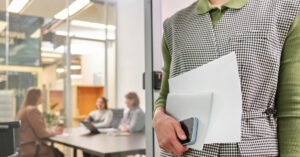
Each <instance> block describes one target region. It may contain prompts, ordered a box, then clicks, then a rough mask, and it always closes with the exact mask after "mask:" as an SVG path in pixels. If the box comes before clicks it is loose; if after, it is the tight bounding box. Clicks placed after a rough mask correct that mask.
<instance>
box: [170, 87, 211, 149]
mask: <svg viewBox="0 0 300 157" xmlns="http://www.w3.org/2000/svg"><path fill="white" fill-rule="evenodd" d="M212 101H213V94H212V93H211V92H210V93H209V92H203V93H193V94H188V93H185V94H172V93H171V94H169V95H168V98H167V108H166V110H167V112H168V114H170V115H171V116H172V117H174V118H175V119H176V120H177V121H180V120H183V119H187V118H191V117H196V118H198V121H199V122H198V129H197V138H196V143H195V144H193V145H190V146H189V147H190V148H193V149H197V150H202V148H203V144H204V142H205V137H206V135H207V129H208V124H209V120H210V117H211V107H212Z"/></svg>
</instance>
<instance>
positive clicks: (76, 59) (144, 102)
mask: <svg viewBox="0 0 300 157" xmlns="http://www.w3.org/2000/svg"><path fill="white" fill-rule="evenodd" d="M194 1H195V0H185V1H180V0H163V1H160V0H153V1H151V0H145V1H143V0H0V122H8V121H13V120H15V119H16V115H17V113H18V111H19V109H20V106H21V104H22V102H23V100H24V96H25V94H26V91H27V89H28V88H30V87H38V88H39V89H41V91H42V97H43V101H42V103H41V105H39V106H38V108H39V110H40V112H41V113H43V114H52V115H54V116H55V117H56V120H55V122H54V123H53V124H52V121H51V120H50V122H47V127H51V125H55V124H57V123H58V122H59V123H61V122H62V123H63V126H64V129H65V130H67V129H68V128H78V127H83V126H82V125H81V124H80V122H81V121H83V120H85V119H86V118H87V116H88V114H89V113H90V112H91V111H93V110H96V105H95V103H96V101H97V98H99V97H103V96H104V97H106V98H107V99H108V108H109V109H124V113H125V112H127V111H128V108H127V107H126V105H125V95H126V94H127V93H128V92H136V93H137V94H138V96H139V99H140V107H141V109H142V110H143V111H144V112H145V114H146V121H145V130H146V131H145V133H144V135H143V136H141V138H142V140H143V141H144V142H142V144H141V145H140V147H142V148H141V151H140V152H137V153H136V152H134V153H132V154H125V155H124V154H123V155H122V154H121V155H120V154H119V156H146V154H147V156H159V151H160V149H159V148H158V145H157V143H156V141H155V138H154V134H153V130H152V126H151V120H152V104H153V102H154V101H155V99H156V98H157V97H158V93H159V91H158V90H155V89H153V88H152V86H153V82H152V81H151V80H152V79H147V77H148V76H150V77H152V71H156V72H161V68H162V67H163V61H162V56H161V46H160V45H161V37H162V23H163V21H164V20H165V19H166V18H168V17H170V16H171V15H172V14H174V13H175V12H177V11H178V10H180V9H182V8H184V7H186V6H188V5H190V4H191V3H192V2H194ZM147 8H148V9H149V8H150V9H151V11H150V10H147ZM150 19H151V20H150ZM149 21H151V22H150V23H149ZM149 33H150V34H149ZM149 36H151V37H152V38H151V39H150V40H151V41H150V40H149ZM149 45H150V46H149ZM149 53H150V54H149ZM148 56H150V57H148ZM144 73H146V78H144V77H143V74H144ZM21 125H22V123H21ZM48 125H49V126H48ZM78 136H79V135H78ZM108 140H109V138H108ZM85 142H87V141H85ZM0 143H1V142H0ZM50 143H51V142H50ZM99 143H100V144H101V143H103V141H99ZM48 144H49V142H48ZM54 146H55V147H57V148H58V149H59V150H60V151H62V152H63V153H64V154H65V156H82V155H83V154H82V152H83V151H82V149H80V148H79V149H74V148H73V147H69V146H66V145H64V144H61V143H54ZM115 147H123V146H121V145H120V146H118V145H115ZM0 149H2V148H0ZM117 156H118V155H117Z"/></svg>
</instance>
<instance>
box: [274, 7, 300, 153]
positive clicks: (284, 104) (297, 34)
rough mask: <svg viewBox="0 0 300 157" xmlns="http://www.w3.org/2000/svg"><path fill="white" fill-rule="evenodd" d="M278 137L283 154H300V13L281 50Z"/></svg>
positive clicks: (280, 150)
mask: <svg viewBox="0 0 300 157" xmlns="http://www.w3.org/2000/svg"><path fill="white" fill-rule="evenodd" d="M277 105H278V106H277V108H278V139H279V152H280V156H281V157H294V156H299V154H300V13H299V14H298V16H297V17H296V19H295V21H294V23H293V25H292V26H291V28H290V31H289V33H288V36H287V38H286V41H285V45H284V48H283V52H282V57H281V64H280V73H279V82H278V92H277Z"/></svg>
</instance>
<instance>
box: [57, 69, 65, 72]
mask: <svg viewBox="0 0 300 157" xmlns="http://www.w3.org/2000/svg"><path fill="white" fill-rule="evenodd" d="M56 72H57V73H63V72H65V69H64V68H57V69H56Z"/></svg>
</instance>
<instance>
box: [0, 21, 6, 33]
mask: <svg viewBox="0 0 300 157" xmlns="http://www.w3.org/2000/svg"><path fill="white" fill-rule="evenodd" d="M6 26H7V23H6V22H5V21H0V32H2V31H4V29H5V28H6Z"/></svg>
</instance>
